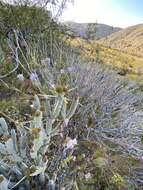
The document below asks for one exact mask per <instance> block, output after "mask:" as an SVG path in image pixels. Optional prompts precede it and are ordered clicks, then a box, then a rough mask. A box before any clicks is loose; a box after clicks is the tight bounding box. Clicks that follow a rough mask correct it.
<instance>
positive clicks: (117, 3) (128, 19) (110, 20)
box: [60, 0, 143, 28]
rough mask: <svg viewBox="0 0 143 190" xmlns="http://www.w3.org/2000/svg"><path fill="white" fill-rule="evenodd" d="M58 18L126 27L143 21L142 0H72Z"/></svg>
mask: <svg viewBox="0 0 143 190" xmlns="http://www.w3.org/2000/svg"><path fill="white" fill-rule="evenodd" d="M74 1H75V2H74V4H73V5H72V4H68V5H67V8H66V9H65V10H64V12H63V14H62V16H61V18H60V20H61V21H73V22H79V23H87V22H88V23H91V22H97V23H104V24H108V25H111V26H117V27H122V28H125V27H128V26H132V25H136V24H140V23H143V0H74Z"/></svg>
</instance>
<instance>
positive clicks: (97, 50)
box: [69, 38, 143, 79]
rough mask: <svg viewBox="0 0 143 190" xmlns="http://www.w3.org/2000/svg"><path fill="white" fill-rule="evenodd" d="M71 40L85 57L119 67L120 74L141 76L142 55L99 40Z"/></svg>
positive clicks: (133, 76) (131, 76)
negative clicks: (113, 46)
mask: <svg viewBox="0 0 143 190" xmlns="http://www.w3.org/2000/svg"><path fill="white" fill-rule="evenodd" d="M69 42H70V44H72V46H74V48H76V50H77V51H78V52H79V54H80V55H81V57H82V58H83V59H85V60H88V61H90V60H91V61H97V62H100V63H103V64H105V65H109V66H111V67H112V68H113V69H116V68H117V70H118V71H119V74H121V75H126V74H127V76H128V77H130V79H131V78H132V79H136V77H137V76H140V77H141V74H142V73H143V58H142V57H138V56H135V55H131V54H129V53H126V52H122V51H119V50H118V49H113V48H109V47H106V46H104V45H102V44H98V43H97V41H95V42H94V41H92V42H90V43H89V42H87V41H86V40H83V39H81V38H75V39H69ZM120 71H121V72H120Z"/></svg>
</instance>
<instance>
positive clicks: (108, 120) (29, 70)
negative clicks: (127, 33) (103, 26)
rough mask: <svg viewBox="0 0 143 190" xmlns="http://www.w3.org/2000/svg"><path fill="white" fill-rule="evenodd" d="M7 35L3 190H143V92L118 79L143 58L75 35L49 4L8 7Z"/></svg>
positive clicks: (1, 86) (4, 16) (0, 62)
mask: <svg viewBox="0 0 143 190" xmlns="http://www.w3.org/2000/svg"><path fill="white" fill-rule="evenodd" d="M47 3H51V2H50V1H47ZM55 3H56V1H55V2H54V6H56V8H57V10H58V13H59V12H60V11H61V10H62V9H63V7H64V6H65V4H66V1H62V2H61V4H59V3H57V4H55ZM0 29H1V33H0V41H1V43H0V68H1V69H0V100H1V102H0V108H1V111H0V190H10V189H11V190H12V189H14V190H46V189H47V190H141V189H143V186H142V185H143V171H142V163H143V157H142V155H143V146H142V143H143V137H142V135H143V128H142V125H143V110H142V104H143V101H142V98H143V91H142V86H141V84H140V83H137V82H136V80H132V79H131V78H130V77H129V78H128V80H126V78H124V77H123V75H124V74H121V73H119V72H121V71H122V72H123V71H124V70H125V71H126V70H127V72H129V71H128V67H129V65H131V69H132V72H133V71H134V73H135V74H136V72H135V68H134V65H135V64H134V62H135V61H139V60H138V59H137V58H136V57H129V56H128V55H127V54H125V53H121V54H120V55H121V56H119V55H118V53H119V52H118V51H117V50H114V49H111V48H107V47H104V46H102V45H99V44H98V43H96V42H95V41H86V40H82V39H79V38H76V37H71V36H70V35H68V31H67V28H65V27H64V26H63V25H60V24H59V23H58V22H57V20H56V19H55V18H53V17H52V15H51V14H50V11H47V9H46V8H45V1H44V2H42V1H40V2H38V1H37V3H36V4H35V1H34V4H33V2H31V1H30V2H28V1H22V2H21V3H19V2H15V3H14V4H9V3H8V2H7V3H6V2H1V3H0ZM111 58H112V59H111ZM118 59H119V60H118ZM123 59H124V60H125V61H126V62H127V66H126V67H127V68H126V67H125V68H124V67H123V66H121V65H123ZM111 60H112V62H114V63H115V65H114V69H113V64H108V61H109V62H110V61H111ZM106 61H107V64H105V63H106ZM118 62H119V65H120V67H119V66H118ZM116 64H117V65H116ZM135 67H136V66H135ZM119 68H120V69H122V70H119ZM117 72H118V73H119V74H117ZM130 72H131V71H130Z"/></svg>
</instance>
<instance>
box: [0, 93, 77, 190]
mask: <svg viewBox="0 0 143 190" xmlns="http://www.w3.org/2000/svg"><path fill="white" fill-rule="evenodd" d="M45 99H46V113H47V115H46V120H45V121H43V119H44V117H43V113H42V111H40V110H41V103H40V99H39V97H38V96H37V95H34V101H33V104H32V108H33V109H34V110H35V111H36V114H35V116H34V118H33V119H32V120H31V121H26V122H18V121H17V122H15V123H14V124H15V126H16V129H14V128H11V125H10V126H9V125H8V124H7V122H6V120H5V119H4V118H3V117H1V118H0V135H1V137H2V139H1V142H0V159H1V161H0V174H1V176H0V189H4V190H8V188H10V189H14V188H18V189H21V188H24V189H30V185H29V184H30V183H29V178H32V177H37V180H38V182H37V188H40V187H42V185H43V184H47V185H48V180H49V181H50V180H51V179H50V177H49V176H48V174H47V173H45V170H46V169H47V164H48V159H47V158H46V157H45V153H46V152H47V151H48V149H49V146H50V143H51V138H52V137H53V136H55V135H59V133H60V125H64V122H65V120H68V121H69V120H70V119H71V117H72V116H73V114H74V113H75V110H76V108H77V106H78V103H79V98H77V99H76V100H75V101H73V102H72V103H71V107H70V108H69V109H67V107H66V102H67V98H66V97H65V94H64V93H61V94H58V93H57V94H56V93H55V95H54V96H52V102H53V101H54V105H53V104H51V96H48V95H47V96H46V95H45ZM59 116H60V117H61V116H62V118H63V123H62V124H61V122H59V123H57V119H58V117H59ZM43 122H46V123H45V124H46V128H44V123H43ZM35 132H36V134H37V135H36V137H34V136H33V134H35ZM32 137H34V138H32ZM31 138H32V139H31ZM31 140H32V142H31ZM31 143H32V144H31ZM30 144H31V145H30ZM33 169H34V170H33ZM27 173H29V174H27ZM47 188H48V187H47Z"/></svg>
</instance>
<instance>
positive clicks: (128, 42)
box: [99, 24, 143, 57]
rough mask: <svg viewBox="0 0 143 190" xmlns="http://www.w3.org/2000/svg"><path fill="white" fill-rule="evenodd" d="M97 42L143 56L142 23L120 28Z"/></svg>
mask: <svg viewBox="0 0 143 190" xmlns="http://www.w3.org/2000/svg"><path fill="white" fill-rule="evenodd" d="M99 42H100V43H102V44H103V45H105V46H108V47H111V48H115V49H118V50H120V51H124V52H128V53H130V54H132V55H137V56H141V57H143V24H138V25H135V26H131V27H128V28H125V29H123V30H120V31H119V32H116V33H114V34H111V35H110V36H108V37H107V38H103V39H101V40H100V41H99Z"/></svg>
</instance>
